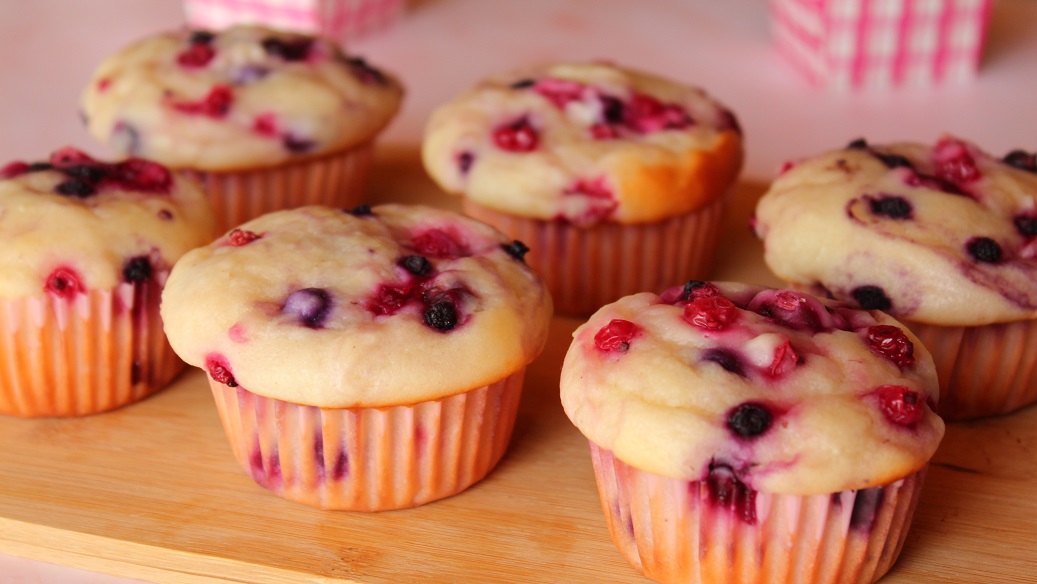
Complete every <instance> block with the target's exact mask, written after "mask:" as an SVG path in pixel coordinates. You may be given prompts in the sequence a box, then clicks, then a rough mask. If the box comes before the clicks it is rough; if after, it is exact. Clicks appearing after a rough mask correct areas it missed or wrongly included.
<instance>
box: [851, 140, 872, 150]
mask: <svg viewBox="0 0 1037 584" xmlns="http://www.w3.org/2000/svg"><path fill="white" fill-rule="evenodd" d="M846 149H847V150H867V149H868V141H867V140H865V139H864V138H857V139H856V140H852V141H851V142H850V143H849V144H847V145H846Z"/></svg>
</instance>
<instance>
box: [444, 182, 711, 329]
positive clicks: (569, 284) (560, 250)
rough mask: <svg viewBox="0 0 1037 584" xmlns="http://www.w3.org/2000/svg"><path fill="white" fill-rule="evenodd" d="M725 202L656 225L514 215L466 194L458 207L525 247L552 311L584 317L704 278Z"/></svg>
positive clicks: (528, 259)
mask: <svg viewBox="0 0 1037 584" xmlns="http://www.w3.org/2000/svg"><path fill="white" fill-rule="evenodd" d="M725 200H726V197H720V198H719V199H717V201H715V202H713V203H711V204H709V205H707V206H706V207H703V208H701V209H698V210H696V211H693V212H692V213H688V214H685V215H680V216H677V217H672V218H669V219H665V220H662V221H658V222H655V223H643V224H642V223H633V224H620V223H608V222H602V223H598V224H595V225H592V226H589V227H577V226H574V225H572V224H570V223H567V222H564V221H545V220H542V219H531V218H527V217H517V216H514V215H510V214H507V213H502V212H499V211H495V210H493V209H489V208H487V207H483V206H481V205H479V204H477V203H473V202H471V201H469V200H467V199H465V200H464V202H463V207H464V212H465V213H466V214H468V215H469V216H470V217H473V218H475V219H478V220H480V221H483V222H485V223H489V224H490V225H493V226H495V227H496V228H497V229H500V230H501V231H503V232H504V233H506V234H507V235H508V236H509V237H511V238H514V239H518V240H519V241H521V242H523V243H525V244H526V245H527V246H529V248H530V251H529V253H528V254H527V255H526V262H527V263H528V264H529V266H530V267H532V268H533V269H534V270H536V271H537V272H538V273H539V274H540V275H541V277H543V279H544V282H545V284H546V285H547V288H548V290H549V291H550V292H551V298H552V300H553V301H554V307H555V312H557V313H559V314H567V315H573V316H586V315H588V314H591V313H593V312H594V311H595V310H597V309H598V308H601V307H602V306H604V305H606V304H609V303H610V302H614V301H616V300H618V299H619V298H622V297H624V296H628V295H630V294H636V293H638V292H661V291H662V290H664V289H666V288H668V287H670V286H673V285H675V284H681V283H684V282H686V281H688V280H694V279H705V278H706V277H707V276H708V275H709V272H710V270H711V269H712V267H713V259H714V255H715V252H716V246H717V240H718V238H719V235H720V221H721V215H722V213H723V210H724V204H725Z"/></svg>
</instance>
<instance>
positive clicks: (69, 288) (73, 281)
mask: <svg viewBox="0 0 1037 584" xmlns="http://www.w3.org/2000/svg"><path fill="white" fill-rule="evenodd" d="M43 289H44V291H46V292H48V293H50V294H53V295H55V296H57V297H58V298H65V299H66V300H71V299H72V298H75V296H76V294H78V293H80V292H85V291H86V288H85V287H84V286H83V284H82V279H81V278H80V277H79V274H77V273H76V271H75V270H73V269H72V268H68V267H64V266H62V267H59V268H55V270H54V271H53V272H51V273H50V275H49V276H47V282H46V284H45V285H44V288H43Z"/></svg>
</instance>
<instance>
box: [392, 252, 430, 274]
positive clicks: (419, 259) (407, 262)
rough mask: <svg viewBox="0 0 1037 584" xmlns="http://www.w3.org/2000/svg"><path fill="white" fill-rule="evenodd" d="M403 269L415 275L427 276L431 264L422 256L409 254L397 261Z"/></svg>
mask: <svg viewBox="0 0 1037 584" xmlns="http://www.w3.org/2000/svg"><path fill="white" fill-rule="evenodd" d="M398 263H399V265H400V266H402V267H403V269H405V270H407V271H408V272H410V273H412V274H414V275H415V276H427V275H429V273H430V272H431V271H432V264H430V263H428V260H427V259H425V258H424V257H423V256H419V255H409V256H407V257H405V258H402V259H400V261H399V262H398Z"/></svg>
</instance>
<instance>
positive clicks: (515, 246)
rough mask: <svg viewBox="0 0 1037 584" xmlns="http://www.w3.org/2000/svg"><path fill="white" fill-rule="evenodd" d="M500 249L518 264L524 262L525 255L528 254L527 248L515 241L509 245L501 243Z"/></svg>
mask: <svg viewBox="0 0 1037 584" xmlns="http://www.w3.org/2000/svg"><path fill="white" fill-rule="evenodd" d="M501 249H503V250H504V251H506V252H507V253H508V255H510V256H511V257H513V258H515V259H517V260H518V261H520V262H524V261H526V260H525V258H526V254H527V253H528V252H529V247H528V246H527V245H526V244H524V243H522V242H521V241H519V240H517V239H516V240H514V241H512V242H511V243H502V244H501Z"/></svg>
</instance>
